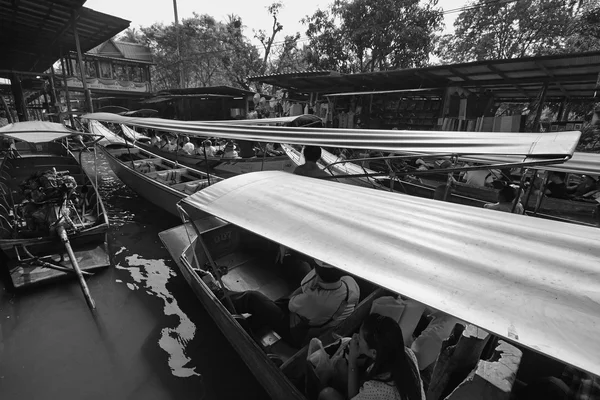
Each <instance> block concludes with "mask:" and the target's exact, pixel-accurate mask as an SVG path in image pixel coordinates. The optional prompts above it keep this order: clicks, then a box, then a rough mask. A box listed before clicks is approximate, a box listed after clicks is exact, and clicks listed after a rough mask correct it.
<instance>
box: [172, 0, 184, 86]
mask: <svg viewBox="0 0 600 400" xmlns="http://www.w3.org/2000/svg"><path fill="white" fill-rule="evenodd" d="M173 13H174V14H175V31H176V34H177V54H179V87H181V88H182V89H184V88H185V86H186V85H185V81H184V78H185V77H184V73H183V56H182V54H181V37H180V30H179V16H178V15H177V0H173Z"/></svg>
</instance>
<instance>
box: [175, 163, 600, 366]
mask: <svg viewBox="0 0 600 400" xmlns="http://www.w3.org/2000/svg"><path fill="white" fill-rule="evenodd" d="M182 205H183V207H184V208H190V207H191V208H195V209H199V210H202V211H205V212H208V213H209V214H212V215H215V216H217V217H219V218H222V219H224V220H226V221H229V222H231V223H233V224H235V225H239V226H241V227H242V228H245V229H247V230H250V231H252V232H255V233H257V234H259V235H261V236H264V237H266V238H268V239H271V240H273V241H276V242H278V243H281V244H283V245H285V246H288V247H290V248H292V249H295V250H297V251H299V252H301V253H305V254H308V255H310V256H312V257H316V258H318V259H321V260H323V261H325V262H328V263H330V264H333V265H335V266H337V267H338V268H341V269H344V270H346V271H348V272H350V273H352V274H355V275H357V276H360V277H362V278H364V279H367V280H369V281H371V282H373V283H376V284H378V285H381V286H383V287H386V288H388V289H390V290H393V291H395V292H397V293H401V294H403V295H406V296H408V297H411V298H413V299H415V300H418V301H420V302H423V303H425V304H428V305H430V306H432V307H435V308H437V309H440V310H442V311H444V312H447V313H449V314H452V315H455V316H456V317H458V318H460V319H463V320H465V321H469V322H471V323H473V324H475V325H478V326H480V327H481V328H483V329H486V330H488V331H490V332H493V333H496V334H498V335H500V336H503V337H505V338H508V339H511V340H513V341H515V342H517V343H520V344H522V345H524V346H527V347H529V348H532V349H535V350H537V351H540V352H542V353H544V354H547V355H549V356H551V357H554V358H556V359H559V360H562V361H564V362H566V363H569V364H572V365H575V366H577V367H579V368H582V369H584V370H587V371H589V372H592V373H594V374H597V375H600V336H599V335H598V332H599V330H600V230H598V229H597V228H590V227H585V226H578V225H573V224H564V223H561V222H556V221H550V220H543V219H540V218H530V217H527V216H522V215H516V214H510V213H503V212H499V211H494V210H487V209H480V208H475V207H467V206H461V205H457V204H451V203H446V202H442V201H436V200H430V199H422V198H417V197H412V196H406V195H399V194H393V193H389V192H384V191H376V190H372V189H366V188H360V187H356V186H350V185H343V184H338V183H334V182H328V181H323V180H317V179H312V178H306V177H301V176H296V175H292V174H289V173H284V172H274V171H269V172H255V173H248V174H243V175H239V176H236V177H233V178H230V179H226V180H224V181H222V182H219V183H217V184H215V185H212V186H210V187H208V188H206V189H204V190H202V191H200V192H198V193H196V194H194V195H192V196H190V197H188V198H186V199H184V200H182Z"/></svg>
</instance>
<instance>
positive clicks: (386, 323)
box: [358, 313, 421, 400]
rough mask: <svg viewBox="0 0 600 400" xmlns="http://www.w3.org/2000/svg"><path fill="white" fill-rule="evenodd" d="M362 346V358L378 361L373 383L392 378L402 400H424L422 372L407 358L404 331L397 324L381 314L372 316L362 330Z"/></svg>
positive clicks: (365, 322) (374, 369)
mask: <svg viewBox="0 0 600 400" xmlns="http://www.w3.org/2000/svg"><path fill="white" fill-rule="evenodd" d="M358 344H359V349H360V352H361V354H364V355H366V356H367V357H369V358H371V359H372V360H373V361H374V362H373V367H372V369H371V371H370V372H369V378H370V379H377V378H378V377H380V376H385V375H387V374H390V380H391V381H393V382H394V384H395V386H396V388H397V389H398V391H399V392H400V397H401V398H402V399H408V400H417V399H420V398H421V386H420V385H421V384H420V380H419V371H418V369H417V366H416V365H415V363H414V362H412V360H411V359H410V358H409V357H408V356H407V355H406V350H405V349H404V340H403V335H402V329H400V325H398V323H397V322H396V321H394V320H393V319H392V318H390V317H384V316H383V315H380V314H377V313H373V314H370V315H368V316H367V318H365V320H364V321H363V323H362V325H361V327H360V331H359V341H358ZM379 380H381V378H379Z"/></svg>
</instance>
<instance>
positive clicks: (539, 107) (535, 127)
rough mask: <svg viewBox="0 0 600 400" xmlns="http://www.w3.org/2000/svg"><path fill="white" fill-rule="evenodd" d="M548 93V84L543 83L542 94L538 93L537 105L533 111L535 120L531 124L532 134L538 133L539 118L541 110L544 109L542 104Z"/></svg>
mask: <svg viewBox="0 0 600 400" xmlns="http://www.w3.org/2000/svg"><path fill="white" fill-rule="evenodd" d="M547 92H548V82H546V83H544V86H543V87H542V92H541V93H540V97H539V100H538V104H537V110H536V111H535V119H534V120H533V124H532V125H531V131H532V132H539V131H540V129H539V126H538V125H539V124H540V117H541V116H542V110H543V109H544V103H545V102H546V93H547Z"/></svg>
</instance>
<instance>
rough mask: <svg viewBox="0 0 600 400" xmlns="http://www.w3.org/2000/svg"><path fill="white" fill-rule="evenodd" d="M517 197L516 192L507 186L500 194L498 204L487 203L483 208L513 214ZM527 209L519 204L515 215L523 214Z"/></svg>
mask: <svg viewBox="0 0 600 400" xmlns="http://www.w3.org/2000/svg"><path fill="white" fill-rule="evenodd" d="M515 197H516V190H515V189H514V188H513V187H512V186H510V185H506V186H504V187H503V188H502V189H500V191H499V192H498V202H497V203H487V204H484V205H483V208H487V209H489V210H498V211H504V212H508V213H509V212H511V211H512V209H513V201H514V199H515ZM524 212H525V209H524V208H523V204H521V202H520V201H519V202H517V205H516V206H515V211H513V213H514V214H523V213H524Z"/></svg>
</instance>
